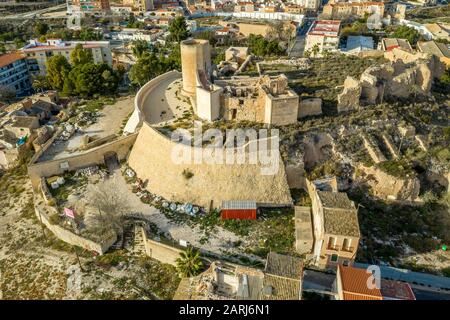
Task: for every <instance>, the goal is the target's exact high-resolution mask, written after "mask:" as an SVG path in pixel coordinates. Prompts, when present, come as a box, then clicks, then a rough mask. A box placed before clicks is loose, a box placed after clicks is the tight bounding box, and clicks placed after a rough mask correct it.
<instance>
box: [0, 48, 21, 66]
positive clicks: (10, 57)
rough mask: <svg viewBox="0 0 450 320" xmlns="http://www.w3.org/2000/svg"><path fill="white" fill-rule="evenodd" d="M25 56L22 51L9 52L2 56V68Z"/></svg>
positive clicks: (0, 62) (0, 60) (0, 61)
mask: <svg viewBox="0 0 450 320" xmlns="http://www.w3.org/2000/svg"><path fill="white" fill-rule="evenodd" d="M23 58H25V56H24V55H23V54H22V53H20V52H13V53H7V54H3V55H1V56H0V68H3V67H5V66H7V65H8V64H11V63H13V62H15V61H17V60H20V59H23Z"/></svg>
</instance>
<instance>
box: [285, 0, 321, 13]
mask: <svg viewBox="0 0 450 320" xmlns="http://www.w3.org/2000/svg"><path fill="white" fill-rule="evenodd" d="M292 2H293V3H295V4H296V5H298V6H300V7H303V8H305V9H307V10H310V11H317V10H318V9H319V7H320V6H321V4H322V1H320V0H294V1H292Z"/></svg>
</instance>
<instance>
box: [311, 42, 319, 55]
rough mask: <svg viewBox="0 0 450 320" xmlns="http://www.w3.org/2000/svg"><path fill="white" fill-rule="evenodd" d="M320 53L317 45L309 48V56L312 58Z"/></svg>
mask: <svg viewBox="0 0 450 320" xmlns="http://www.w3.org/2000/svg"><path fill="white" fill-rule="evenodd" d="M319 52H320V48H319V45H318V44H317V43H316V44H315V45H314V46H313V47H312V48H311V55H312V56H313V57H316V56H317V55H318V54H319Z"/></svg>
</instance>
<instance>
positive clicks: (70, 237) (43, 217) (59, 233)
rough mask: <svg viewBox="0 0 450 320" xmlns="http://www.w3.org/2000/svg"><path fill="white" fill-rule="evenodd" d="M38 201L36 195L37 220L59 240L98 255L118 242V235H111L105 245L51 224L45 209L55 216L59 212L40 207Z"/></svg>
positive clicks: (35, 210) (49, 207)
mask: <svg viewBox="0 0 450 320" xmlns="http://www.w3.org/2000/svg"><path fill="white" fill-rule="evenodd" d="M38 200H39V198H38V197H37V196H36V195H35V196H34V212H35V214H36V216H37V218H38V219H39V221H42V223H43V224H44V225H45V226H46V227H47V229H48V230H50V231H51V232H52V233H53V234H54V235H55V237H57V238H58V239H60V240H62V241H64V242H67V243H68V244H71V245H73V246H78V247H81V248H84V249H86V250H89V251H94V252H97V253H98V254H104V253H105V252H106V251H107V250H108V249H109V247H111V245H112V244H113V243H114V242H116V240H117V235H116V234H115V233H114V232H113V233H111V236H110V237H108V238H107V239H106V240H105V241H104V242H103V243H97V242H95V241H92V240H89V239H86V238H84V237H82V236H79V235H77V234H75V233H73V232H72V231H70V230H67V229H64V228H63V227H61V226H60V225H57V224H51V223H50V219H49V217H48V215H47V213H45V212H44V209H46V210H47V211H50V212H52V211H53V214H57V210H56V209H55V208H54V207H51V206H41V205H38V204H37V203H36V201H38Z"/></svg>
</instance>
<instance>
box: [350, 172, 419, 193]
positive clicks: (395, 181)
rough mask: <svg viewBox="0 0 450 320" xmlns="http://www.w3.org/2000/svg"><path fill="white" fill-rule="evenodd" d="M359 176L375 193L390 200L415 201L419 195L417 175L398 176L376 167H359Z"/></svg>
mask: <svg viewBox="0 0 450 320" xmlns="http://www.w3.org/2000/svg"><path fill="white" fill-rule="evenodd" d="M358 171H359V177H355V179H358V180H362V181H363V182H365V183H367V184H368V185H369V186H370V187H371V188H372V190H373V192H374V195H375V196H377V197H380V198H383V199H389V200H407V201H415V200H417V198H418V197H419V192H420V182H419V179H418V178H417V177H407V178H397V177H394V176H391V175H389V174H387V173H385V172H383V171H381V170H380V169H377V168H375V167H365V166H363V165H360V166H359V167H358Z"/></svg>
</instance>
